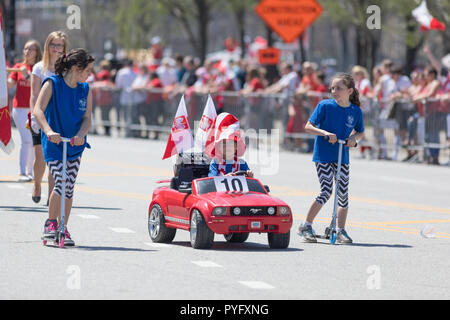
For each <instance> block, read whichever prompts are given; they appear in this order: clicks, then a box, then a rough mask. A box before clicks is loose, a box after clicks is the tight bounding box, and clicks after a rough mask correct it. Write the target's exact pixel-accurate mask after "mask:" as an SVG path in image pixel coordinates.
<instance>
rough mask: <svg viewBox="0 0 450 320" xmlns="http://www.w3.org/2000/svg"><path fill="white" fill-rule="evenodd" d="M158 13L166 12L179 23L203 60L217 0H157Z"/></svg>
mask: <svg viewBox="0 0 450 320" xmlns="http://www.w3.org/2000/svg"><path fill="white" fill-rule="evenodd" d="M157 3H158V10H159V12H160V13H163V14H164V13H168V14H170V15H171V16H172V17H174V18H175V20H176V21H177V22H178V23H179V24H180V25H181V27H182V28H183V31H184V32H186V35H187V37H188V39H189V42H190V43H191V45H192V48H193V49H194V52H195V53H196V54H197V55H198V56H199V58H200V60H201V61H202V62H203V61H204V60H205V58H206V53H207V50H208V36H209V33H208V27H209V23H210V22H211V11H212V10H213V8H214V7H215V6H216V5H217V4H218V3H221V1H217V0H157Z"/></svg>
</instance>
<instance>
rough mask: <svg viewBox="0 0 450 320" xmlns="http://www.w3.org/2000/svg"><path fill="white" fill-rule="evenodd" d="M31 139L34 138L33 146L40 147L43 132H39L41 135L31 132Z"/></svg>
mask: <svg viewBox="0 0 450 320" xmlns="http://www.w3.org/2000/svg"><path fill="white" fill-rule="evenodd" d="M31 137H32V138H33V146H39V145H40V144H41V130H39V133H34V132H33V130H31Z"/></svg>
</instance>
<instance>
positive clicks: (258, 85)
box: [250, 78, 264, 92]
mask: <svg viewBox="0 0 450 320" xmlns="http://www.w3.org/2000/svg"><path fill="white" fill-rule="evenodd" d="M250 88H252V92H256V91H260V90H263V89H264V86H263V84H262V82H261V80H259V78H253V79H252V80H251V81H250Z"/></svg>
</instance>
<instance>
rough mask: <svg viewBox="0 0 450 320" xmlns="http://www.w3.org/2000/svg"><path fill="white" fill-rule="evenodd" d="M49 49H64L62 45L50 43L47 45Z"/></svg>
mask: <svg viewBox="0 0 450 320" xmlns="http://www.w3.org/2000/svg"><path fill="white" fill-rule="evenodd" d="M49 48H51V49H64V45H63V44H54V43H50V44H49Z"/></svg>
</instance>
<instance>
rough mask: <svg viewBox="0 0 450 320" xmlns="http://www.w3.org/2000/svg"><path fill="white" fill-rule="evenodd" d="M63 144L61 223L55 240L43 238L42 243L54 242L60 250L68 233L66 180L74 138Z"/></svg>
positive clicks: (67, 139) (65, 139) (64, 141)
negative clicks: (70, 148)
mask: <svg viewBox="0 0 450 320" xmlns="http://www.w3.org/2000/svg"><path fill="white" fill-rule="evenodd" d="M61 142H62V143H63V160H62V162H63V173H62V186H61V187H62V196H61V219H60V222H59V230H58V232H57V233H56V236H55V238H54V239H48V238H42V243H43V244H44V246H46V245H47V242H48V241H49V240H50V241H53V245H59V247H60V248H63V247H64V239H65V236H66V232H65V229H64V223H65V202H66V196H65V195H66V180H67V172H66V170H67V143H73V138H72V139H69V138H63V137H61Z"/></svg>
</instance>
